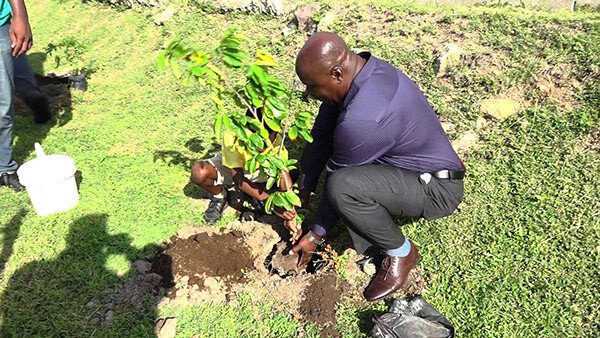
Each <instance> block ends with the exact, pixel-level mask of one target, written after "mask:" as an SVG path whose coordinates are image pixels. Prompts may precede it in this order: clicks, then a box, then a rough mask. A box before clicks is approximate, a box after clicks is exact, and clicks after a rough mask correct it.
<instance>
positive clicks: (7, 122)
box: [0, 24, 23, 190]
mask: <svg viewBox="0 0 600 338" xmlns="http://www.w3.org/2000/svg"><path fill="white" fill-rule="evenodd" d="M9 27H10V26H9V25H8V24H7V25H4V26H2V27H0V185H5V186H11V187H12V188H14V189H15V190H23V186H22V185H21V184H20V183H19V180H18V177H17V175H16V174H15V171H16V170H17V167H18V165H17V163H16V162H15V161H14V160H13V159H12V151H13V147H12V141H13V139H12V130H13V110H12V105H13V99H14V82H13V81H14V68H13V67H14V66H13V57H12V54H11V53H12V48H11V41H10V37H9V35H8V29H9Z"/></svg>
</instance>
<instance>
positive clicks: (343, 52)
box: [296, 32, 352, 75]
mask: <svg viewBox="0 0 600 338" xmlns="http://www.w3.org/2000/svg"><path fill="white" fill-rule="evenodd" d="M350 53H352V52H351V51H349V50H348V47H347V46H346V43H345V42H344V40H342V38H340V37H339V36H338V35H336V34H335V33H331V32H318V33H315V34H313V35H312V36H311V37H310V38H309V39H308V41H306V43H305V44H304V46H303V47H302V49H301V50H300V53H298V57H297V58H296V72H297V73H298V75H300V73H303V74H304V73H306V71H308V70H316V69H318V70H320V71H328V70H330V69H331V68H332V67H335V66H341V65H342V63H343V62H344V61H346V59H347V58H348V55H349V54H350Z"/></svg>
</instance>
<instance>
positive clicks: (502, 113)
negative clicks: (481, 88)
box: [480, 98, 520, 121]
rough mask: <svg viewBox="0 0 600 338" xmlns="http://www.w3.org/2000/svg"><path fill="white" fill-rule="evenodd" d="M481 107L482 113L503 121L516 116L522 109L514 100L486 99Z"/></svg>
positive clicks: (482, 101) (481, 103)
mask: <svg viewBox="0 0 600 338" xmlns="http://www.w3.org/2000/svg"><path fill="white" fill-rule="evenodd" d="M480 105H481V111H482V112H484V113H485V114H488V115H490V116H493V117H494V118H496V119H498V120H501V121H502V120H504V119H506V118H507V117H510V116H512V115H514V114H516V113H517V112H518V111H519V109H520V104H519V103H518V102H517V101H515V100H512V99H502V98H492V99H485V100H481V102H480Z"/></svg>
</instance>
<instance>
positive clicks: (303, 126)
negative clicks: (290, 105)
mask: <svg viewBox="0 0 600 338" xmlns="http://www.w3.org/2000/svg"><path fill="white" fill-rule="evenodd" d="M294 124H295V125H296V126H298V128H299V129H306V127H307V125H306V122H305V121H302V120H298V119H296V121H294Z"/></svg>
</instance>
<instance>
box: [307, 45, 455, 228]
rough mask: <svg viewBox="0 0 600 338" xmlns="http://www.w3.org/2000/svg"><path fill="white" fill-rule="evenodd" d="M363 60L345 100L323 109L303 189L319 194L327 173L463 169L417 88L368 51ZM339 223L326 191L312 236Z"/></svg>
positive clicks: (309, 152)
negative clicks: (371, 167)
mask: <svg viewBox="0 0 600 338" xmlns="http://www.w3.org/2000/svg"><path fill="white" fill-rule="evenodd" d="M360 56H361V57H363V58H365V59H367V62H366V63H365V65H364V67H363V68H362V70H361V71H360V72H359V73H358V75H357V76H356V77H355V78H354V81H353V82H352V84H351V85H350V89H349V90H348V93H347V94H346V97H345V98H344V100H343V101H342V102H341V103H339V104H336V105H333V104H328V103H323V104H321V107H320V109H319V114H318V115H317V117H316V120H315V124H314V126H313V129H312V136H313V138H314V141H313V142H312V143H310V144H308V145H307V146H306V148H305V149H304V152H303V154H302V158H301V160H300V162H301V165H302V172H303V174H304V188H305V189H308V190H309V191H315V189H316V185H317V182H318V179H319V176H320V175H321V172H322V171H323V169H324V168H326V169H327V173H328V175H329V174H331V173H333V172H335V171H336V170H338V169H341V168H345V167H356V166H360V165H365V164H386V165H391V166H394V167H398V168H402V169H406V170H409V171H414V172H421V173H424V172H434V171H438V170H443V169H449V170H462V169H463V165H462V163H461V161H460V159H459V158H458V156H457V155H456V152H455V151H454V149H452V145H451V144H450V141H449V140H448V136H446V134H445V133H444V130H443V129H442V126H441V124H440V122H439V120H438V117H437V115H436V114H435V112H434V111H433V108H431V106H430V105H429V103H428V102H427V99H426V98H425V96H424V95H423V93H422V92H421V91H420V90H419V88H417V86H416V85H415V84H414V83H413V82H412V81H411V80H410V79H409V78H408V77H407V76H406V75H405V74H404V73H402V72H401V71H400V70H398V69H397V68H395V67H394V66H392V65H390V64H389V63H387V62H384V61H382V60H379V59H377V58H376V57H374V56H371V54H370V53H367V52H364V53H360ZM325 189H327V183H325ZM338 220H339V215H338V214H337V212H336V211H335V210H334V209H333V207H332V206H331V204H330V203H329V200H328V199H327V193H326V191H324V193H323V194H321V201H320V204H319V210H318V212H317V218H316V221H315V226H314V228H313V231H315V233H316V234H317V235H320V236H324V235H325V234H326V232H327V231H328V230H329V229H330V228H331V227H332V226H333V225H334V224H335V223H336V222H337V221H338Z"/></svg>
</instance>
